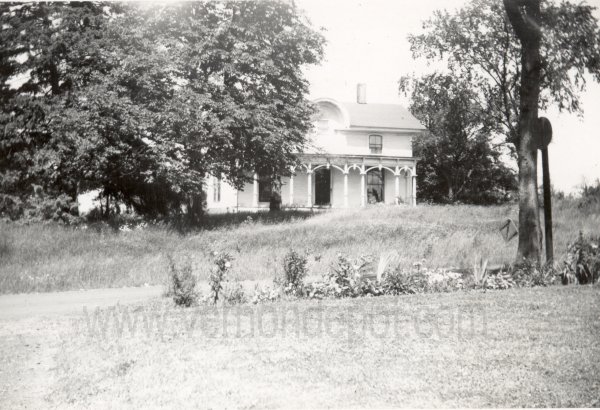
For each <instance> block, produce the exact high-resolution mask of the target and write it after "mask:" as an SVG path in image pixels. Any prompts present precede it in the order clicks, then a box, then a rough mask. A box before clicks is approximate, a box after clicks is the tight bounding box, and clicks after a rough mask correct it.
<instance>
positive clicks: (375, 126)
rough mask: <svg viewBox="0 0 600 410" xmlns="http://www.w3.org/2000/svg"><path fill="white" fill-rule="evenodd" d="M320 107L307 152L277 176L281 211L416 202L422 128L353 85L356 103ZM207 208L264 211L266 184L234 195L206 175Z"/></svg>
mask: <svg viewBox="0 0 600 410" xmlns="http://www.w3.org/2000/svg"><path fill="white" fill-rule="evenodd" d="M314 102H315V103H316V104H317V106H318V108H319V115H318V117H317V122H316V124H315V132H314V134H313V135H311V136H310V141H311V144H310V145H311V146H312V148H311V149H310V150H307V151H305V152H304V153H301V154H300V158H301V160H302V165H301V166H299V167H296V168H295V169H293V170H292V171H293V175H292V176H291V177H285V178H282V187H281V191H280V194H281V206H282V207H297V208H307V207H308V208H313V207H331V208H349V207H350V208H354V207H364V206H366V205H367V204H375V203H384V204H411V205H415V204H416V194H415V193H416V167H417V160H418V158H415V157H413V152H412V140H413V138H415V137H418V136H419V134H421V133H422V132H423V131H424V130H425V128H424V127H423V126H422V125H421V123H419V121H418V120H417V119H416V118H415V117H413V116H412V115H411V114H410V112H408V110H406V109H405V108H404V107H402V106H400V105H397V104H367V103H366V99H365V87H364V85H363V84H359V85H358V88H357V102H356V103H345V102H339V101H336V100H333V99H330V98H319V99H317V100H315V101H314ZM206 194H207V209H208V211H209V212H211V211H212V212H215V211H221V212H226V211H238V210H253V209H260V208H268V207H269V200H270V197H271V184H270V183H269V181H266V180H265V181H263V180H261V178H260V177H259V176H258V175H256V174H255V175H254V182H253V183H249V184H246V186H245V187H244V189H243V190H239V191H238V190H236V189H234V188H233V187H231V186H230V185H228V184H226V183H224V182H222V181H220V180H219V179H218V178H216V177H209V178H207V184H206Z"/></svg>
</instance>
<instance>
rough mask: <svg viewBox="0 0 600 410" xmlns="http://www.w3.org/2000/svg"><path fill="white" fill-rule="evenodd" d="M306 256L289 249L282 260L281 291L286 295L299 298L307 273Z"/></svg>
mask: <svg viewBox="0 0 600 410" xmlns="http://www.w3.org/2000/svg"><path fill="white" fill-rule="evenodd" d="M306 264H307V259H306V256H304V255H301V254H299V253H298V252H296V251H295V250H293V249H290V251H289V252H288V253H286V254H285V256H284V258H283V281H282V282H283V283H281V285H282V287H283V291H284V292H285V293H286V294H288V295H295V296H301V295H302V294H303V291H304V278H305V277H306V275H307V273H308V269H307V267H306Z"/></svg>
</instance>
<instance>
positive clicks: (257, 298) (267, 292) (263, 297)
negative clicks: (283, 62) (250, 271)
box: [252, 285, 281, 304]
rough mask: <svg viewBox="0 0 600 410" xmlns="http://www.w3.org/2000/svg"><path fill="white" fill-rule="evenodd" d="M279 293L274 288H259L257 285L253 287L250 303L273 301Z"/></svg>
mask: <svg viewBox="0 0 600 410" xmlns="http://www.w3.org/2000/svg"><path fill="white" fill-rule="evenodd" d="M280 296H281V295H280V294H279V292H278V291H277V290H276V289H271V288H268V287H267V288H261V287H259V286H258V285H256V287H255V288H254V295H253V296H252V303H254V304H257V303H263V302H275V301H276V300H277V299H279V297H280Z"/></svg>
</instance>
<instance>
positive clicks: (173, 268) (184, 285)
mask: <svg viewBox="0 0 600 410" xmlns="http://www.w3.org/2000/svg"><path fill="white" fill-rule="evenodd" d="M168 259H169V277H170V284H169V286H170V289H169V290H168V291H167V294H168V295H171V296H172V297H173V301H174V302H175V304H176V305H177V306H183V307H190V306H193V305H195V304H196V303H197V302H198V296H199V293H198V291H197V290H196V277H195V276H194V274H193V273H192V265H191V263H190V261H189V260H186V261H185V262H184V264H183V265H182V266H177V265H176V263H175V260H174V259H173V257H172V256H170V255H169V256H168Z"/></svg>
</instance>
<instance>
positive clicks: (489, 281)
mask: <svg viewBox="0 0 600 410" xmlns="http://www.w3.org/2000/svg"><path fill="white" fill-rule="evenodd" d="M515 286H516V283H515V281H514V279H513V277H512V275H511V274H510V273H509V272H498V273H497V274H495V275H488V276H487V278H486V281H485V288H486V289H510V288H514V287H515Z"/></svg>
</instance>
